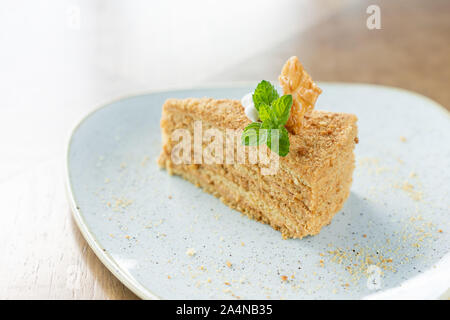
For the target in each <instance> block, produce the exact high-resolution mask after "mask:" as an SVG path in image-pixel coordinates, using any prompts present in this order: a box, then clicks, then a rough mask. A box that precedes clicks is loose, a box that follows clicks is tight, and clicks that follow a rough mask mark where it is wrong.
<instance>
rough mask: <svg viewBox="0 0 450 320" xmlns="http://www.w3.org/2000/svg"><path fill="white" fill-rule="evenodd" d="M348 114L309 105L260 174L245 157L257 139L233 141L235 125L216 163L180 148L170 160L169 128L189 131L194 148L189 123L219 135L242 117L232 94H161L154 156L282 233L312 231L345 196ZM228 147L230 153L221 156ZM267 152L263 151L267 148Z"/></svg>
mask: <svg viewBox="0 0 450 320" xmlns="http://www.w3.org/2000/svg"><path fill="white" fill-rule="evenodd" d="M356 120H357V119H356V116H354V115H351V114H343V113H332V112H324V111H314V110H313V111H311V112H309V113H307V114H306V115H305V116H304V119H303V121H302V127H301V134H289V141H290V151H289V154H287V156H285V157H279V158H278V161H279V163H277V165H278V167H277V170H276V172H275V173H274V174H263V172H262V170H263V168H264V167H266V165H262V164H258V163H256V164H253V163H251V161H250V160H249V156H250V155H249V154H250V152H251V150H252V148H257V147H244V149H240V148H242V146H241V141H240V133H239V134H237V135H235V137H234V138H233V139H234V140H233V144H232V148H231V149H230V148H229V145H226V144H227V141H229V140H227V139H225V138H224V139H223V141H221V143H222V144H223V149H224V150H226V151H225V153H226V154H225V155H224V158H225V159H224V161H223V162H222V163H217V162H215V163H209V162H208V161H206V162H205V161H202V162H201V163H198V162H197V161H196V159H195V157H196V155H195V151H194V152H192V153H190V154H189V159H188V158H187V157H186V155H184V161H182V162H180V161H178V160H179V159H177V154H179V153H178V150H175V149H176V148H177V145H179V139H174V133H175V132H176V130H177V129H182V130H184V131H185V132H189V135H188V137H189V139H190V141H189V145H190V146H192V148H194V147H193V146H194V144H195V141H194V140H195V133H194V128H195V125H196V123H201V126H202V131H203V132H205V131H207V130H208V129H215V130H216V132H221V133H222V134H223V137H226V136H227V134H228V135H229V132H230V130H234V131H235V132H242V129H243V128H244V127H246V126H247V125H248V124H249V123H250V120H249V119H248V118H247V116H246V114H245V112H244V107H243V106H242V104H241V102H240V101H236V100H228V99H224V100H214V99H209V98H202V99H183V100H179V99H169V100H167V101H166V102H165V104H164V106H163V113H162V119H161V130H162V139H163V148H162V152H161V155H160V157H159V159H158V163H159V165H160V166H161V167H163V168H165V169H167V170H168V172H169V173H171V174H176V175H180V176H182V177H183V178H185V179H187V180H189V181H191V182H192V183H194V184H195V185H197V186H199V187H202V188H203V190H204V191H206V192H209V193H211V194H213V195H215V196H216V197H218V198H220V199H221V200H222V201H223V202H224V203H225V204H227V205H228V206H230V207H231V208H234V209H236V210H238V211H240V212H242V213H244V214H246V215H248V216H249V217H251V218H253V219H255V220H258V221H261V222H264V223H267V224H269V225H271V226H272V227H273V228H274V229H277V230H279V231H281V233H282V235H283V237H284V238H302V237H304V236H307V235H314V234H317V233H319V231H320V229H321V228H322V227H323V226H324V225H326V224H328V223H330V221H331V219H332V217H333V216H334V214H335V213H336V212H338V211H339V210H340V209H341V208H342V206H343V204H344V202H345V200H346V199H347V197H348V196H349V192H350V186H351V182H352V173H353V169H354V156H353V149H354V145H355V143H356V142H357V127H356ZM239 130H241V131H239ZM226 140H227V141H226ZM210 142H211V139H209V138H207V139H204V138H202V139H201V148H200V151H198V150H197V153H198V152H200V153H201V154H203V152H204V151H205V148H208V145H209V143H210ZM264 147H265V146H260V148H264ZM174 151H176V152H174ZM239 151H243V152H244V159H243V160H244V161H237V159H236V157H235V156H236V155H238V154H239ZM230 152H231V153H232V154H233V155H234V161H227V159H228V158H227V155H228V153H230ZM267 152H268V154H270V151H269V150H268V149H267ZM197 156H198V154H197ZM186 160H187V161H186Z"/></svg>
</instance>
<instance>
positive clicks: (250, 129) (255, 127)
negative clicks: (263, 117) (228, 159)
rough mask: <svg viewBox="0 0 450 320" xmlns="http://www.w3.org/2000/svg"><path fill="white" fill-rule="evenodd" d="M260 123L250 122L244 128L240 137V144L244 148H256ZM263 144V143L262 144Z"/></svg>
mask: <svg viewBox="0 0 450 320" xmlns="http://www.w3.org/2000/svg"><path fill="white" fill-rule="evenodd" d="M261 125H262V123H261V122H252V123H250V124H249V125H248V126H246V127H245V129H244V132H243V133H242V136H241V142H242V144H243V145H244V146H258V145H259V135H260V129H261ZM263 143H264V142H263Z"/></svg>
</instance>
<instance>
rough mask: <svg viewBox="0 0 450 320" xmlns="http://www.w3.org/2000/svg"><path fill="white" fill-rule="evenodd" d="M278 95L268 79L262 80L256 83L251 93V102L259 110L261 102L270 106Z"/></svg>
mask: <svg viewBox="0 0 450 320" xmlns="http://www.w3.org/2000/svg"><path fill="white" fill-rule="evenodd" d="M278 97H279V95H278V92H277V90H276V89H275V87H274V86H273V85H272V84H271V83H270V82H269V81H266V80H263V81H261V82H260V83H259V84H258V86H257V87H256V89H255V92H254V93H253V103H254V104H255V108H256V110H258V112H259V107H260V106H261V105H262V104H265V105H268V106H270V105H272V102H273V101H275V100H276V99H278Z"/></svg>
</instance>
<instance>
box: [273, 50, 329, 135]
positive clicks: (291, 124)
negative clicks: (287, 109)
mask: <svg viewBox="0 0 450 320" xmlns="http://www.w3.org/2000/svg"><path fill="white" fill-rule="evenodd" d="M278 79H279V81H280V85H281V87H282V88H283V93H284V94H291V95H292V100H293V103H292V109H291V115H290V117H289V120H288V122H287V123H286V129H288V130H289V132H290V133H293V134H300V133H301V129H302V126H303V118H304V116H305V114H307V113H309V112H311V111H312V110H313V109H314V104H315V103H316V100H317V97H318V96H319V94H321V93H322V89H320V88H319V87H318V86H317V85H316V84H315V83H314V82H313V81H312V79H311V77H310V76H309V74H308V73H306V71H305V69H304V68H303V66H302V64H301V63H300V61H299V60H298V58H297V57H295V56H294V57H290V58H289V60H288V61H287V62H286V63H285V64H284V66H283V69H282V70H281V75H280V76H279V77H278Z"/></svg>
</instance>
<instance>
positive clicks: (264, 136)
mask: <svg viewBox="0 0 450 320" xmlns="http://www.w3.org/2000/svg"><path fill="white" fill-rule="evenodd" d="M253 103H254V105H255V108H256V110H258V114H259V119H260V120H261V122H252V123H250V124H249V125H248V126H246V127H245V129H244V132H243V133H242V137H241V140H242V144H243V145H245V146H259V145H262V144H266V145H267V146H268V147H269V148H270V150H272V151H273V152H276V153H277V154H278V155H280V156H282V157H285V156H286V155H287V154H288V153H289V146H290V144H289V134H288V131H287V130H286V128H285V127H284V125H285V124H286V122H287V121H288V119H289V114H290V112H291V107H292V96H291V95H290V94H288V95H284V96H282V97H280V96H279V94H278V92H277V90H276V89H275V87H274V86H273V85H272V84H271V83H270V82H269V81H266V80H263V81H261V82H260V83H259V84H258V86H257V87H256V89H255V93H254V94H253Z"/></svg>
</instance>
